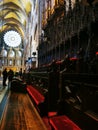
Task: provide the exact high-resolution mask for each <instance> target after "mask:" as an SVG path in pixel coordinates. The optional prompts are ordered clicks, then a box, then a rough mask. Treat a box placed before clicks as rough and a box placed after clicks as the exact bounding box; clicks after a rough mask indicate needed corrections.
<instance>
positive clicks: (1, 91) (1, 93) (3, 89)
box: [0, 77, 8, 103]
mask: <svg viewBox="0 0 98 130" xmlns="http://www.w3.org/2000/svg"><path fill="white" fill-rule="evenodd" d="M2 80H3V79H2V77H0V103H1V101H2V99H3V97H4V95H5V93H6V91H7V89H8V86H5V87H4V86H3V85H2ZM7 84H8V83H7Z"/></svg>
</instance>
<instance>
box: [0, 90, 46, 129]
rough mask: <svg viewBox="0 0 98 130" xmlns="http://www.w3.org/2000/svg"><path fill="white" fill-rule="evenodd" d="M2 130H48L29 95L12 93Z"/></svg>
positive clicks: (1, 126)
mask: <svg viewBox="0 0 98 130" xmlns="http://www.w3.org/2000/svg"><path fill="white" fill-rule="evenodd" d="M0 130H47V128H46V126H45V124H44V123H43V121H42V119H41V117H40V116H39V114H38V112H37V111H36V109H35V107H34V105H33V104H32V102H31V100H30V98H29V96H28V95H27V94H23V93H22V94H21V93H14V92H10V94H9V98H8V103H7V106H6V108H5V112H4V115H3V119H2V122H1V125H0Z"/></svg>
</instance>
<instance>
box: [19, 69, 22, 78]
mask: <svg viewBox="0 0 98 130" xmlns="http://www.w3.org/2000/svg"><path fill="white" fill-rule="evenodd" d="M19 77H20V78H22V68H20V71H19Z"/></svg>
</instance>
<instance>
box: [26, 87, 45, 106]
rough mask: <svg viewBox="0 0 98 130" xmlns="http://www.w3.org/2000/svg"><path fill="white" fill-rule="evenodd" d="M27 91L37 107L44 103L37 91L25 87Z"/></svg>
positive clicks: (42, 97)
mask: <svg viewBox="0 0 98 130" xmlns="http://www.w3.org/2000/svg"><path fill="white" fill-rule="evenodd" d="M27 91H28V93H29V94H30V95H31V97H32V98H33V100H34V101H35V103H36V104H37V105H38V104H40V103H42V102H44V100H45V98H44V96H43V95H42V94H41V93H40V92H39V91H37V90H36V89H35V88H34V87H33V86H30V85H27Z"/></svg>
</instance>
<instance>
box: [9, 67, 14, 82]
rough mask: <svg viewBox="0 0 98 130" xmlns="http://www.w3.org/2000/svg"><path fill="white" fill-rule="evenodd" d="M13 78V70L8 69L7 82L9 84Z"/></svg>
mask: <svg viewBox="0 0 98 130" xmlns="http://www.w3.org/2000/svg"><path fill="white" fill-rule="evenodd" d="M13 77H14V72H13V70H11V69H10V70H9V72H8V81H9V82H11V81H12V79H13Z"/></svg>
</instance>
